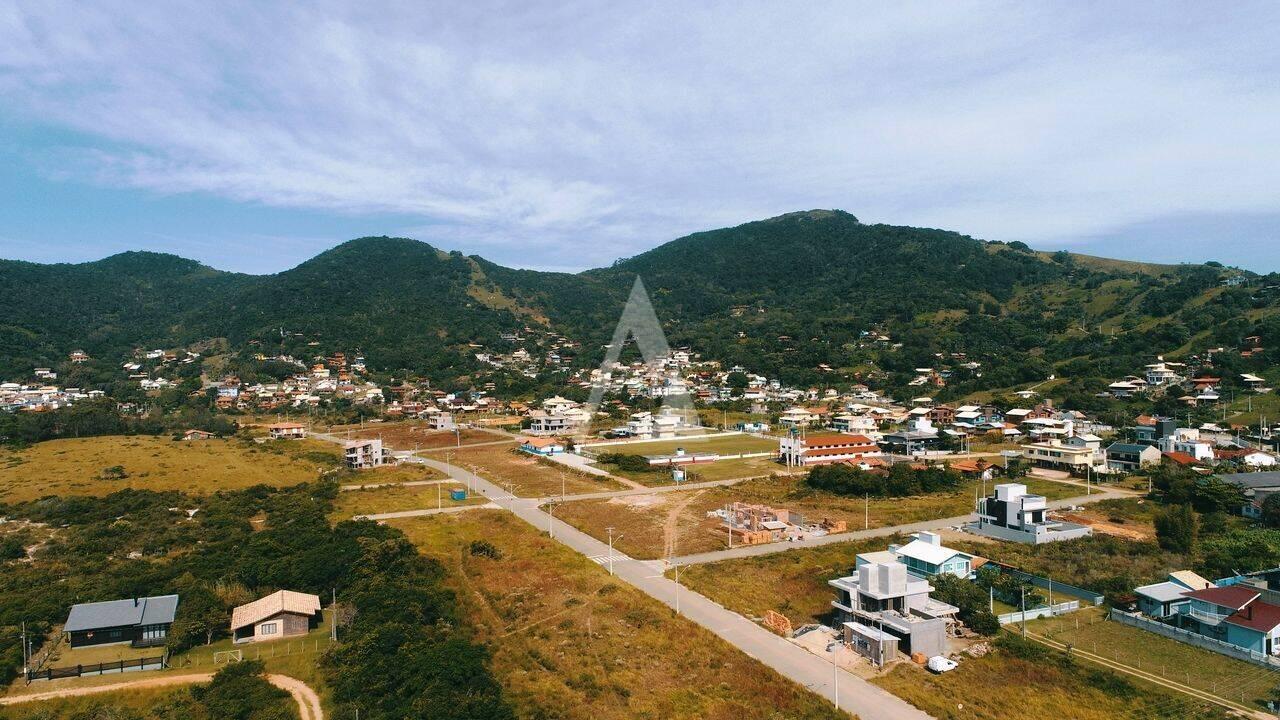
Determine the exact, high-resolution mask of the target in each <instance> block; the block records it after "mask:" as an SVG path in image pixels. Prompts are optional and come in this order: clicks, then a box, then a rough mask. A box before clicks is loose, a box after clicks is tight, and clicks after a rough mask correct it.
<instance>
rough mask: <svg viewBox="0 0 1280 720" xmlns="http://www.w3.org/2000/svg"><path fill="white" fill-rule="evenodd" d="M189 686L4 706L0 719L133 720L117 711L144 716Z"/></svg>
mask: <svg viewBox="0 0 1280 720" xmlns="http://www.w3.org/2000/svg"><path fill="white" fill-rule="evenodd" d="M147 675H148V676H152V675H154V674H153V673H147ZM108 677H110V678H113V679H114V682H123V681H124V678H122V676H120V675H110V676H108ZM135 677H140V676H139V675H138V674H137V673H130V674H129V675H128V676H127V679H133V678H135ZM55 682H56V683H58V684H62V683H64V682H66V681H62V680H58V681H55ZM33 687H41V688H42V689H43V691H47V690H49V689H50V687H52V686H51V685H50V684H49V683H36V684H35V685H33ZM189 687H190V686H171V687H158V688H138V689H133V690H116V691H112V692H101V693H94V694H93V695H82V696H78V697H66V698H58V699H56V700H41V701H39V702H31V703H20V704H17V705H11V706H4V708H3V709H2V710H0V718H4V720H109V719H113V718H118V717H133V715H132V714H130V715H120V714H118V711H119V710H120V709H125V710H129V711H133V712H135V713H137V714H139V715H142V714H145V713H146V712H147V711H148V710H151V709H152V708H155V707H159V706H160V705H163V704H164V703H165V702H166V701H168V700H169V699H170V698H173V697H174V696H175V695H180V694H185V693H187V692H188V691H189Z"/></svg>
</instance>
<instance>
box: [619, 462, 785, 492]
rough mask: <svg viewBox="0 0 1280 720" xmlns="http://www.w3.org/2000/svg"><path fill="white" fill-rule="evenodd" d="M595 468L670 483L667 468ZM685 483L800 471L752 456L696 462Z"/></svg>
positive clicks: (655, 484)
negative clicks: (640, 470) (643, 470)
mask: <svg viewBox="0 0 1280 720" xmlns="http://www.w3.org/2000/svg"><path fill="white" fill-rule="evenodd" d="M596 467H598V468H600V469H601V470H604V471H606V472H609V473H611V474H613V475H618V476H620V477H625V478H627V479H629V480H635V481H636V482H638V483H640V484H642V485H648V486H650V487H658V486H661V485H670V484H672V482H674V481H673V480H672V478H671V469H670V468H665V467H664V468H660V469H658V468H655V469H654V470H653V471H651V472H633V471H627V470H622V469H620V468H618V467H617V466H616V465H610V464H607V463H604V464H597V465H596ZM684 470H685V482H691V483H693V482H708V481H713V480H738V479H741V478H755V477H766V476H768V475H789V474H800V473H802V472H803V471H791V472H788V470H787V468H786V467H784V466H782V465H779V464H778V463H777V462H775V461H774V460H773V458H767V457H754V458H734V459H732V460H717V461H716V462H711V463H698V464H697V465H686V466H685V468H684Z"/></svg>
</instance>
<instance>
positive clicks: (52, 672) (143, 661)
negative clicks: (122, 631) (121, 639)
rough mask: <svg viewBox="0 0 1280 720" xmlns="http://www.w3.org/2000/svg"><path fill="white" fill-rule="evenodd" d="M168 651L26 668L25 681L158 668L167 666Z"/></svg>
mask: <svg viewBox="0 0 1280 720" xmlns="http://www.w3.org/2000/svg"><path fill="white" fill-rule="evenodd" d="M168 660H169V655H168V653H165V654H164V655H157V656H155V657H140V658H134V659H132V660H117V661H115V662H104V663H94V664H93V665H76V666H73V667H60V668H43V669H41V670H28V671H27V682H31V681H32V680H59V679H62V678H73V677H81V676H84V675H107V674H111V673H123V672H138V671H141V670H160V669H163V668H164V667H166V666H167V663H168Z"/></svg>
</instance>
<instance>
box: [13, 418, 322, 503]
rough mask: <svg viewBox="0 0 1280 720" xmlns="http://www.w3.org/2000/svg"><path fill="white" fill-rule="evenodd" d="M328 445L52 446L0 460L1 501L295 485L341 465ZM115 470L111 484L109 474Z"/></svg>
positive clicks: (76, 442)
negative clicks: (116, 474) (129, 491)
mask: <svg viewBox="0 0 1280 720" xmlns="http://www.w3.org/2000/svg"><path fill="white" fill-rule="evenodd" d="M341 462H342V461H341V458H340V456H339V455H338V454H337V452H336V451H335V450H334V446H333V445H332V444H331V443H321V442H318V441H313V440H279V441H274V442H266V443H253V442H249V441H245V440H235V439H231V440H200V441H194V442H183V441H174V440H171V439H170V438H168V437H151V436H143V435H138V436H108V437H94V438H76V439H68V440H50V441H47V442H42V443H38V444H36V445H33V446H32V447H30V448H27V449H25V450H20V451H16V452H6V453H5V454H4V455H3V456H0V501H5V502H19V501H24V500H34V499H37V498H40V497H44V496H46V495H106V494H108V493H112V492H115V491H117V490H122V489H125V488H134V489H147V490H182V491H185V492H193V493H205V492H213V491H216V490H228V489H238V488H245V487H249V486H251V485H258V484H267V485H276V486H288V485H296V484H298V483H301V482H307V481H310V480H314V479H315V478H316V476H317V474H318V472H319V471H320V470H322V469H327V468H331V467H334V466H336V465H340V464H341ZM115 466H120V467H121V468H123V471H124V474H125V477H123V478H121V479H114V478H111V477H110V473H106V472H104V471H107V470H108V468H113V467H115Z"/></svg>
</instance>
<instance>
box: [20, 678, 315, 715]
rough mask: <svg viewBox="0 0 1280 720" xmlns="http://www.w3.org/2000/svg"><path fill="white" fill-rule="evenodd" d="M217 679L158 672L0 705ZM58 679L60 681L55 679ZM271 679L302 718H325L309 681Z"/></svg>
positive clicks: (69, 688) (35, 694) (66, 689)
mask: <svg viewBox="0 0 1280 720" xmlns="http://www.w3.org/2000/svg"><path fill="white" fill-rule="evenodd" d="M211 680H213V673H192V674H189V675H156V676H153V677H147V678H142V679H140V680H130V681H128V682H121V683H112V684H110V685H88V686H79V687H63V688H59V689H57V690H48V691H45V692H37V693H30V694H26V695H10V696H7V697H0V705H16V704H17V703H27V702H39V701H41V700H56V699H58V698H67V697H78V696H81V695H97V694H99V693H106V692H116V691H119V690H144V689H151V688H163V687H171V686H174V685H196V684H199V683H207V682H210V681H211ZM55 682H56V681H55ZM267 682H269V683H271V684H272V685H274V686H276V687H278V688H280V689H281V690H284V691H286V692H288V693H289V695H291V696H292V697H293V699H294V702H296V703H298V716H299V717H301V718H302V720H324V709H323V708H322V707H321V706H320V696H319V695H317V694H316V691H315V690H312V689H311V688H310V687H308V686H307V684H306V683H304V682H302V681H301V680H296V679H294V678H291V677H289V676H288V675H277V674H274V673H272V674H269V675H267Z"/></svg>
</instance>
